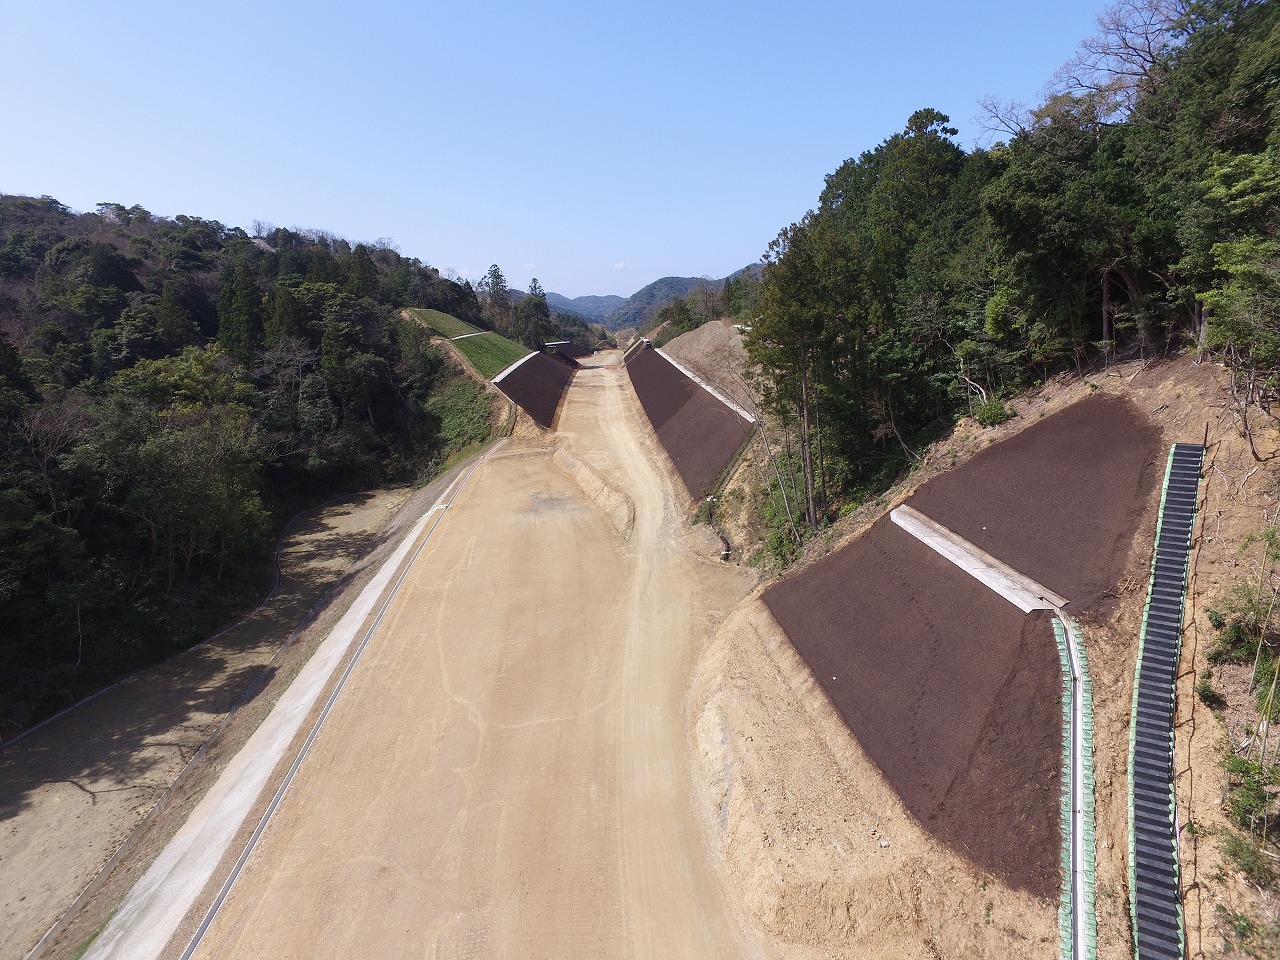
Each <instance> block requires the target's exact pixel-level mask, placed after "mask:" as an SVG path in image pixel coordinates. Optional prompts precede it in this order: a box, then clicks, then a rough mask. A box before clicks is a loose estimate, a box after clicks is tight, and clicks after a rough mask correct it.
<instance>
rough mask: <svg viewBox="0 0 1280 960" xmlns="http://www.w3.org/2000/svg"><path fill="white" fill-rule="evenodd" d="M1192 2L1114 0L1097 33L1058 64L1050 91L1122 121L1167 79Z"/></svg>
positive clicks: (1103, 117) (1106, 118)
mask: <svg viewBox="0 0 1280 960" xmlns="http://www.w3.org/2000/svg"><path fill="white" fill-rule="evenodd" d="M1190 6H1191V4H1190V2H1188V0H1116V2H1114V3H1112V4H1111V6H1109V7H1107V8H1106V10H1104V11H1103V12H1102V13H1101V14H1099V15H1098V20H1097V25H1098V32H1097V33H1095V34H1094V35H1093V36H1091V37H1089V38H1088V39H1086V40H1085V41H1084V42H1083V43H1081V44H1080V49H1079V50H1078V51H1077V52H1076V54H1075V56H1073V57H1072V58H1071V59H1070V60H1068V61H1067V62H1066V63H1064V64H1063V65H1062V66H1061V67H1059V68H1058V72H1057V73H1056V74H1054V77H1053V80H1052V81H1051V82H1050V84H1049V88H1048V93H1049V94H1050V96H1052V95H1054V94H1068V95H1071V96H1074V97H1079V98H1083V99H1086V100H1089V101H1091V102H1093V103H1094V104H1096V105H1097V111H1098V116H1099V120H1100V121H1101V122H1104V123H1105V122H1111V121H1115V120H1118V119H1123V118H1124V117H1126V116H1127V115H1128V114H1129V113H1130V112H1131V111H1132V110H1133V108H1134V106H1135V105H1136V104H1137V102H1138V100H1139V99H1140V98H1141V97H1142V96H1143V95H1145V94H1146V93H1149V92H1150V91H1151V90H1152V89H1154V88H1155V87H1156V86H1157V85H1158V84H1159V83H1160V81H1161V80H1162V79H1163V77H1164V71H1165V64H1166V62H1167V60H1168V56H1169V54H1170V53H1171V52H1172V51H1173V50H1174V49H1176V48H1177V46H1178V45H1179V44H1180V43H1181V40H1182V33H1183V27H1184V25H1185V24H1186V23H1187V18H1188V15H1189V12H1190Z"/></svg>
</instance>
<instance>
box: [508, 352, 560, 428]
mask: <svg viewBox="0 0 1280 960" xmlns="http://www.w3.org/2000/svg"><path fill="white" fill-rule="evenodd" d="M572 379H573V367H571V366H569V365H568V364H567V363H562V362H560V361H558V360H553V359H552V358H551V357H549V356H547V355H546V354H545V353H535V354H531V355H530V356H529V357H527V358H526V359H524V360H522V361H521V362H520V363H519V365H518V366H515V367H513V368H511V369H509V370H507V371H506V372H505V373H502V374H499V375H498V376H497V377H496V378H494V381H493V383H494V386H496V387H497V388H498V389H499V390H501V391H502V392H503V393H505V394H506V395H507V396H508V397H510V398H511V400H512V402H513V403H515V404H516V406H518V407H519V408H520V409H521V410H523V411H524V412H525V413H527V414H528V415H529V416H530V417H531V418H532V419H533V422H534V423H536V424H537V425H538V426H540V427H542V428H543V429H544V430H550V429H551V428H552V427H553V426H554V424H555V420H556V412H557V411H558V410H559V409H560V400H561V398H563V397H564V392H565V390H566V389H567V388H568V386H569V381H570V380H572Z"/></svg>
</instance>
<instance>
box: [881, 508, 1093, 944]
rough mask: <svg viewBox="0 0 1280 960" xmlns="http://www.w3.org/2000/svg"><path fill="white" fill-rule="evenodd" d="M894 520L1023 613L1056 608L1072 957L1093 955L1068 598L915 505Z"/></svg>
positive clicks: (1089, 857) (1079, 696) (1080, 687)
mask: <svg viewBox="0 0 1280 960" xmlns="http://www.w3.org/2000/svg"><path fill="white" fill-rule="evenodd" d="M890 518H891V519H892V520H893V522H894V523H896V524H897V525H898V526H899V527H901V528H902V529H904V530H906V531H907V532H908V533H910V534H911V535H912V536H913V537H915V538H916V539H917V540H919V541H920V542H921V543H924V544H925V545H926V546H928V547H929V548H931V549H932V550H934V551H935V552H936V553H938V554H939V555H941V556H943V557H945V558H946V559H948V560H950V561H951V562H952V563H954V564H955V565H956V566H958V567H960V569H962V570H964V571H965V572H966V573H968V574H970V575H971V576H973V577H974V578H975V579H977V580H978V581H979V582H981V583H982V584H984V585H985V586H987V587H989V588H990V589H991V590H994V591H995V592H996V593H998V594H999V595H1000V596H1002V597H1004V598H1005V599H1006V600H1008V601H1009V602H1010V603H1012V604H1013V605H1014V606H1016V607H1017V608H1018V609H1019V610H1021V611H1023V612H1024V613H1030V612H1031V611H1033V610H1052V611H1053V613H1054V616H1055V617H1057V619H1058V620H1059V621H1060V623H1061V628H1062V633H1063V634H1064V637H1065V641H1066V648H1067V656H1068V662H1067V664H1066V665H1067V666H1068V667H1069V672H1070V677H1069V688H1070V689H1069V692H1070V698H1071V702H1070V711H1071V718H1070V730H1069V735H1068V739H1069V744H1068V748H1069V751H1070V754H1071V783H1070V785H1069V791H1070V825H1069V826H1070V831H1069V836H1070V838H1071V846H1070V851H1069V856H1068V862H1069V864H1070V874H1071V875H1070V879H1069V883H1068V891H1069V900H1070V903H1069V905H1068V906H1069V912H1070V923H1069V929H1070V956H1071V957H1072V958H1076V960H1085V958H1086V957H1089V956H1090V955H1091V950H1092V947H1093V945H1094V944H1095V943H1096V940H1097V931H1096V920H1095V918H1094V915H1093V910H1092V908H1091V907H1092V895H1091V890H1090V889H1089V887H1088V884H1089V878H1090V876H1091V874H1092V871H1091V869H1090V864H1092V862H1093V852H1092V850H1091V849H1090V848H1089V844H1090V843H1092V839H1093V838H1092V836H1090V835H1089V834H1090V833H1091V831H1089V830H1087V829H1086V825H1087V823H1088V818H1087V817H1086V808H1087V807H1088V806H1089V805H1090V804H1091V798H1090V797H1088V796H1086V790H1087V789H1088V788H1089V786H1090V784H1091V782H1092V779H1091V774H1090V773H1088V772H1087V768H1091V766H1092V757H1091V755H1090V754H1091V751H1090V749H1089V748H1088V744H1087V737H1086V728H1087V725H1088V724H1089V723H1090V722H1091V721H1090V718H1089V717H1088V716H1087V714H1086V710H1087V699H1088V698H1087V697H1086V696H1085V692H1086V691H1085V687H1086V684H1087V677H1086V673H1085V666H1084V655H1083V652H1082V651H1081V650H1080V647H1079V642H1078V638H1079V636H1080V633H1079V628H1078V627H1077V626H1076V624H1075V622H1074V621H1073V620H1072V619H1071V618H1070V617H1068V616H1067V614H1066V613H1065V612H1063V609H1062V608H1063V607H1064V606H1066V605H1067V603H1068V602H1069V601H1068V600H1066V599H1065V598H1064V597H1061V596H1059V595H1058V594H1056V593H1054V592H1053V591H1051V590H1049V589H1048V588H1046V587H1044V586H1042V585H1040V584H1038V583H1036V582H1035V581H1034V580H1032V579H1030V578H1029V577H1026V576H1023V575H1022V574H1021V573H1019V572H1018V571H1016V570H1014V569H1013V568H1012V567H1009V566H1008V565H1007V564H1005V563H1003V562H1001V561H1000V560H998V559H997V558H995V557H993V556H991V555H990V554H988V553H986V552H985V551H983V550H982V549H981V548H980V547H978V546H976V545H975V544H973V543H970V542H969V541H968V540H966V539H964V538H963V537H961V536H959V535H958V534H956V533H953V532H952V531H951V530H948V529H947V528H946V527H944V526H942V525H941V524H939V523H936V522H934V521H933V520H931V519H929V518H928V517H926V516H925V515H924V514H922V513H920V511H918V510H916V509H914V508H912V507H908V506H901V507H897V508H896V509H895V510H893V512H892V513H890ZM984 529H985V528H984ZM1091 927H1092V929H1091Z"/></svg>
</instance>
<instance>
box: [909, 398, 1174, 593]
mask: <svg viewBox="0 0 1280 960" xmlns="http://www.w3.org/2000/svg"><path fill="white" fill-rule="evenodd" d="M1159 442H1160V437H1159V432H1158V431H1157V430H1156V428H1155V427H1153V426H1152V425H1151V424H1150V423H1149V422H1148V421H1147V420H1146V418H1145V417H1143V416H1142V414H1141V413H1139V412H1138V411H1137V410H1136V409H1134V407H1133V405H1132V404H1130V403H1129V402H1128V401H1126V400H1123V399H1121V398H1119V397H1114V396H1094V397H1088V398H1086V399H1084V400H1081V401H1079V402H1078V403H1074V404H1072V405H1071V406H1069V407H1067V408H1066V409H1065V410H1062V411H1061V412H1059V413H1056V414H1054V415H1053V416H1051V417H1046V418H1045V419H1044V420H1041V421H1040V422H1039V423H1037V424H1035V425H1034V426H1031V427H1028V428H1027V429H1026V430H1023V431H1022V432H1021V433H1018V434H1015V435H1014V436H1012V437H1010V438H1009V439H1008V440H1005V441H1003V442H1002V443H998V444H996V445H995V446H992V447H989V448H987V449H986V450H984V451H983V452H982V453H980V454H978V456H976V457H974V458H973V459H972V460H971V461H969V462H968V463H966V464H965V465H964V466H963V467H961V468H960V469H958V470H953V471H951V472H950V473H945V474H943V475H942V476H939V477H936V478H934V479H933V480H930V481H929V482H928V483H926V484H925V485H924V486H922V487H921V488H920V489H919V490H917V491H916V493H915V495H914V496H913V497H911V498H910V499H909V500H908V501H907V503H909V504H911V506H913V507H915V508H916V509H917V510H919V511H920V512H921V513H923V514H926V515H927V516H929V517H932V518H933V519H934V520H936V521H937V522H938V523H940V524H942V525H943V526H944V527H948V528H950V529H951V530H953V531H955V532H956V533H958V534H960V536H962V537H964V538H965V539H966V540H969V541H970V542H972V543H975V544H977V545H978V546H979V547H981V548H982V549H983V550H986V551H987V552H988V553H990V554H992V555H993V556H996V557H999V558H1000V559H1001V560H1003V561H1004V562H1005V563H1007V564H1009V565H1010V566H1011V567H1013V568H1014V569H1015V570H1018V571H1019V572H1021V573H1023V574H1026V575H1027V576H1028V577H1030V578H1031V579H1032V580H1035V581H1037V582H1038V583H1041V584H1043V585H1044V586H1046V587H1048V588H1049V589H1050V590H1053V591H1055V592H1057V593H1059V594H1061V595H1062V596H1064V597H1066V598H1067V599H1068V600H1070V601H1071V607H1070V609H1071V610H1073V611H1075V612H1082V611H1084V610H1087V609H1088V608H1089V607H1091V606H1092V605H1093V604H1095V603H1096V602H1097V601H1098V600H1099V599H1100V598H1101V597H1102V595H1103V593H1105V592H1106V591H1107V590H1109V589H1111V588H1112V587H1114V586H1115V584H1116V581H1117V580H1118V579H1119V577H1120V573H1121V571H1122V570H1123V569H1124V564H1125V561H1126V560H1127V558H1128V556H1129V551H1130V549H1131V547H1132V545H1133V533H1134V530H1135V529H1136V528H1137V524H1138V521H1139V519H1140V517H1141V514H1142V511H1143V508H1144V507H1145V506H1146V505H1147V503H1148V501H1149V500H1150V498H1151V496H1152V495H1153V492H1154V490H1155V488H1156V486H1157V485H1158V484H1159V482H1160V478H1161V477H1162V476H1163V473H1164V454H1163V452H1162V451H1161V450H1160V448H1159ZM1157 461H1158V462H1157Z"/></svg>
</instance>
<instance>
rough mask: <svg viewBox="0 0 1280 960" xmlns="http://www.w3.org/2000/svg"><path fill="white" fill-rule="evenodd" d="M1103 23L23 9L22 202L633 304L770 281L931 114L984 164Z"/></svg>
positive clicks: (1089, 3) (706, 9)
mask: <svg viewBox="0 0 1280 960" xmlns="http://www.w3.org/2000/svg"><path fill="white" fill-rule="evenodd" d="M1103 5H1104V4H1103V0H1096V2H1094V0H1058V2H1038V0H1032V2H1030V3H1028V2H1027V0H1019V2H1013V0H973V2H969V3H963V4H962V3H956V2H954V0H946V2H941V0H920V2H915V3H910V2H906V3H892V2H877V3H867V2H862V0H844V2H828V0H823V2H804V0H799V2H793V3H781V2H776V0H775V2H773V3H767V4H766V3H757V2H754V0H748V2H737V3H720V2H715V3H697V2H694V3H693V4H685V3H677V2H667V0H661V2H654V3H632V4H629V5H624V6H622V7H620V8H617V7H615V5H613V4H605V3H575V2H536V0H535V2H507V0H503V2H479V3H468V4H457V5H444V4H439V3H434V2H417V3H410V2H390V0H365V2H364V3H350V2H348V3H331V2H325V0H311V2H287V0H279V2H277V0H254V2H239V0H215V2H205V3H200V4H193V3H188V2H184V0H164V2H151V0H147V2H130V0H113V2H111V3H102V2H101V0H92V2H82V0H0V91H3V92H2V93H0V192H4V193H20V194H31V195H36V196H39V195H42V194H48V195H51V196H54V197H57V198H58V199H59V200H61V201H62V202H63V203H65V204H67V205H68V206H70V207H71V208H73V209H76V210H91V209H93V208H94V206H95V205H96V204H98V203H100V202H117V203H123V204H125V205H126V206H128V205H132V204H134V203H139V204H141V205H142V206H144V207H146V208H147V209H148V210H151V211H152V212H153V213H156V214H160V215H163V216H176V215H177V214H180V213H186V214H190V215H193V216H201V217H206V218H209V219H214V220H219V221H221V222H223V223H225V224H228V225H231V226H242V227H245V228H246V229H248V228H250V227H251V224H252V223H253V221H255V220H259V221H264V222H269V223H273V224H277V225H279V226H285V227H314V228H321V229H325V230H329V231H331V232H333V233H336V234H338V235H340V236H344V237H346V238H348V239H350V240H351V241H353V242H355V241H360V240H370V241H371V240H376V239H380V238H389V239H392V240H394V241H395V243H396V245H397V247H398V248H399V249H400V251H401V252H402V253H404V254H406V255H409V256H415V257H418V258H420V259H421V260H423V261H425V262H427V263H430V264H432V265H434V266H436V267H439V268H441V269H442V270H443V269H446V268H451V269H452V270H454V271H456V272H457V273H458V274H460V275H463V276H470V277H473V278H474V277H477V276H479V275H480V274H482V273H483V272H484V270H485V269H486V268H487V267H488V266H489V264H490V263H497V264H499V265H500V266H501V267H502V269H503V272H504V273H505V274H506V276H507V278H508V281H509V282H510V283H511V285H512V286H513V287H519V288H524V287H525V286H527V284H528V282H529V279H530V278H531V277H534V276H536V277H538V279H539V280H540V282H541V283H542V285H543V287H544V288H546V289H547V290H554V291H556V292H559V293H563V294H565V295H567V296H578V295H582V294H608V293H614V294H621V295H624V296H625V295H628V294H630V293H633V292H634V291H636V290H637V289H639V288H640V287H641V286H643V285H644V284H646V283H649V282H650V281H652V280H655V279H657V278H658V277H661V276H667V275H680V276H712V277H721V276H724V275H726V274H728V273H730V272H732V271H733V270H736V269H738V268H739V267H742V266H745V265H746V264H748V263H752V262H754V261H756V260H757V259H759V257H760V255H761V254H762V253H763V252H764V249H765V247H766V246H767V245H768V243H769V241H770V240H771V239H773V237H774V236H775V235H776V234H777V233H778V231H779V230H780V229H781V228H783V227H784V226H786V225H787V224H789V223H791V222H792V221H794V220H796V219H798V218H799V217H800V216H802V215H803V214H804V212H805V211H806V210H807V209H809V208H810V207H811V206H813V205H814V204H815V202H816V200H817V196H818V192H819V191H820V190H821V188H822V178H823V177H824V176H825V175H826V174H827V173H830V172H831V171H832V170H834V169H835V168H836V167H837V166H839V164H840V163H841V162H843V161H844V160H845V159H847V158H848V157H852V156H857V155H858V154H859V153H861V152H862V151H863V150H867V149H871V148H873V147H875V145H876V144H878V143H880V142H881V141H882V140H884V139H885V138H887V137H888V136H890V135H891V134H892V133H894V132H895V131H896V130H899V129H901V128H902V127H903V126H904V125H905V123H906V120H907V117H908V116H910V114H911V113H912V112H913V111H914V110H916V109H918V108H920V107H936V108H937V109H939V110H942V111H943V112H944V113H947V114H949V115H950V116H951V118H952V123H953V125H954V126H957V127H958V128H959V129H960V137H959V139H960V141H961V142H962V143H963V144H964V145H965V146H966V147H969V146H972V145H973V144H974V143H975V142H977V141H978V140H979V139H980V137H981V135H982V134H981V130H980V128H979V126H978V124H977V123H976V122H975V118H976V117H977V116H978V114H979V108H978V99H979V98H980V97H982V96H984V95H986V94H993V95H996V96H998V97H1000V98H1002V99H1018V100H1024V101H1031V100H1034V99H1035V98H1036V97H1037V95H1038V93H1039V91H1040V89H1041V87H1042V86H1043V85H1044V83H1045V82H1046V81H1047V80H1048V79H1049V78H1050V76H1051V75H1052V74H1053V71H1054V70H1055V69H1056V68H1057V67H1058V66H1059V64H1061V63H1062V62H1063V61H1064V60H1066V59H1067V58H1068V57H1069V56H1070V55H1071V54H1072V52H1073V51H1074V50H1075V48H1076V46H1077V45H1078V43H1079V42H1080V41H1081V40H1082V39H1083V38H1084V37H1086V36H1088V35H1089V34H1090V33H1092V32H1093V26H1094V19H1095V17H1096V16H1097V14H1098V13H1099V12H1100V10H1101V9H1102V6H1103Z"/></svg>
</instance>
